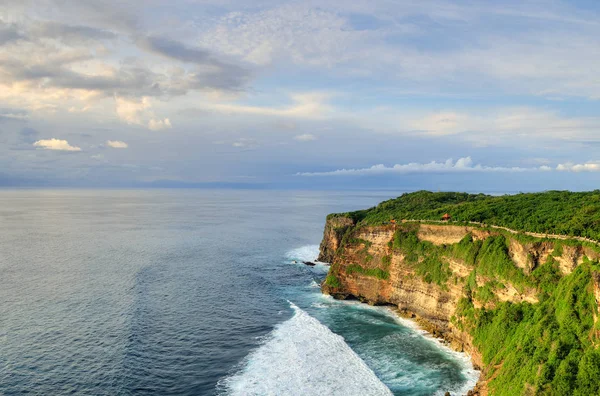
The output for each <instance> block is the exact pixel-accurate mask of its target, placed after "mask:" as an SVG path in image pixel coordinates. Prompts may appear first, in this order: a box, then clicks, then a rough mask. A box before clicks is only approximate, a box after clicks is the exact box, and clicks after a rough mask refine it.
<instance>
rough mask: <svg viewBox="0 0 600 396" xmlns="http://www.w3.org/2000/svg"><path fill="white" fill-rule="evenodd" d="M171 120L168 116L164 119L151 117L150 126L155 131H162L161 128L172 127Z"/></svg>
mask: <svg viewBox="0 0 600 396" xmlns="http://www.w3.org/2000/svg"><path fill="white" fill-rule="evenodd" d="M171 127H172V125H171V121H170V120H169V119H168V118H165V119H164V120H155V119H151V120H150V121H148V128H149V129H151V130H153V131H160V130H161V129H171Z"/></svg>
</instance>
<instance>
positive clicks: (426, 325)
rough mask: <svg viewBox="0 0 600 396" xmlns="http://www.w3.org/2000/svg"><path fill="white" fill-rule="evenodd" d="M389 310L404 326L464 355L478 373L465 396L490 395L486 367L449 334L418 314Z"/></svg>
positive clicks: (394, 307)
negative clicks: (484, 377) (485, 375)
mask: <svg viewBox="0 0 600 396" xmlns="http://www.w3.org/2000/svg"><path fill="white" fill-rule="evenodd" d="M389 309H390V311H391V312H392V313H393V314H395V315H397V316H398V318H399V319H401V321H400V323H402V324H403V325H405V326H407V327H411V328H413V329H414V330H417V331H420V332H421V333H422V335H423V336H425V338H428V339H431V340H432V341H435V342H437V343H439V344H440V345H442V346H444V347H446V348H448V349H451V350H452V351H454V352H456V353H459V354H462V355H463V356H465V357H466V358H467V359H468V360H469V362H470V364H471V367H472V369H473V371H476V372H477V373H478V376H477V381H476V382H475V384H474V386H473V387H472V388H471V389H469V390H468V391H467V393H465V395H467V396H484V395H487V394H488V390H487V386H486V381H484V380H483V379H482V374H483V371H484V367H481V366H480V364H479V363H478V362H476V361H475V358H474V356H473V354H471V353H469V352H467V351H465V350H464V348H462V346H461V347H459V344H457V343H456V342H453V340H452V339H451V338H450V337H449V334H448V333H447V332H443V331H438V329H437V327H436V326H435V325H433V324H431V322H429V321H428V320H427V319H425V318H423V317H421V316H419V315H417V314H416V313H414V312H412V311H409V310H407V309H400V308H398V307H397V306H389Z"/></svg>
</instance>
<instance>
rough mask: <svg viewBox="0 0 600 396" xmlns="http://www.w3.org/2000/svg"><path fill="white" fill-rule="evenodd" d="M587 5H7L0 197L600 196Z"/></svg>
mask: <svg viewBox="0 0 600 396" xmlns="http://www.w3.org/2000/svg"><path fill="white" fill-rule="evenodd" d="M598 70H600V5H598V4H597V2H593V1H568V2H566V1H565V2H562V1H552V0H548V1H496V2H484V1H427V0H422V1H418V2H417V1H408V0H407V1H402V0H398V1H393V2H391V1H377V0H375V1H371V0H369V1H366V0H365V1H352V2H348V1H337V0H332V1H327V2H321V1H288V2H281V1H272V0H264V1H262V0H255V1H246V0H236V1H232V0H230V1H228V0H221V1H216V0H214V1H213V0H202V1H194V0H180V1H159V0H149V1H145V2H139V1H129V2H127V1H126V2H123V1H116V0H93V1H92V0H78V1H69V0H60V1H58V0H55V1H52V0H42V1H39V0H38V1H27V0H25V1H23V0H19V1H16V0H5V1H4V2H3V6H2V9H1V10H0V186H83V187H93V186H98V187H111V186H113V187H128V186H133V187H137V186H153V185H155V186H161V185H162V186H166V185H168V186H186V185H189V186H233V187H240V186H249V187H256V188H268V187H281V188H389V189H399V190H401V189H416V188H428V189H460V190H469V191H479V190H484V191H524V190H543V189H563V188H564V189H577V190H586V189H595V188H596V187H597V186H598V182H600V152H599V150H598V149H599V148H600V134H599V131H600V115H599V112H598V108H599V107H598V100H599V99H600V77H599V74H598Z"/></svg>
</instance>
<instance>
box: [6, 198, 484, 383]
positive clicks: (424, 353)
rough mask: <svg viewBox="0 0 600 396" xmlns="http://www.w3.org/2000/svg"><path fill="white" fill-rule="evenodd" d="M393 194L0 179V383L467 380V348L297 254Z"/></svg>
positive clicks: (311, 255)
mask: <svg viewBox="0 0 600 396" xmlns="http://www.w3.org/2000/svg"><path fill="white" fill-rule="evenodd" d="M400 193H401V192H398V193H393V192H389V191H388V192H315V191H310V192H308V191H246V190H244V191H241V190H184V189H181V190H179V189H173V190H158V189H157V190H27V189H23V190H0V394H5V395H13V394H22V393H31V394H40V395H61V394H67V393H70V394H78V395H130V394H139V395H146V394H154V395H316V394H318V395H390V394H395V395H443V394H444V393H445V392H446V391H450V392H451V393H452V394H464V393H466V392H467V390H468V389H470V388H471V387H473V386H474V384H475V382H476V381H477V378H478V372H477V371H475V370H473V368H472V367H471V364H470V362H469V359H468V357H466V356H465V355H463V354H460V353H457V352H453V351H451V350H450V349H448V348H447V347H445V346H444V345H443V344H442V343H440V342H439V341H437V340H435V339H433V338H431V337H429V336H428V335H427V334H425V333H424V332H423V331H421V330H419V329H418V328H417V327H415V326H414V324H412V322H409V321H407V320H404V319H401V318H398V317H397V316H396V315H394V313H393V312H392V311H391V310H390V309H388V308H385V307H370V306H367V305H365V304H360V303H358V302H347V301H335V300H333V299H331V298H330V297H327V296H323V295H322V294H321V293H320V290H319V283H320V282H321V281H322V279H323V278H324V276H325V274H326V272H327V266H326V265H322V264H319V265H317V266H315V267H308V266H305V265H303V264H301V263H300V264H298V263H294V261H301V260H314V259H315V258H316V256H317V254H318V244H319V242H320V240H321V237H322V233H323V226H324V221H325V216H326V215H327V214H328V213H331V212H343V211H349V210H355V209H361V208H366V207H370V206H373V205H375V204H377V203H378V202H380V201H382V200H384V199H387V198H391V197H394V196H397V195H399V194H400Z"/></svg>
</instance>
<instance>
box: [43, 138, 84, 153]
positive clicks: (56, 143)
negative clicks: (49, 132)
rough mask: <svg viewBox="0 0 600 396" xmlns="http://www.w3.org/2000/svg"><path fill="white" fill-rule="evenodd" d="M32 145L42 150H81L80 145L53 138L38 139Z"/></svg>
mask: <svg viewBox="0 0 600 396" xmlns="http://www.w3.org/2000/svg"><path fill="white" fill-rule="evenodd" d="M33 145H34V146H35V147H40V148H42V149H44V150H60V151H81V148H80V147H76V146H71V145H70V144H69V142H67V141H66V140H61V139H55V138H52V139H42V140H38V141H37V142H35V143H33Z"/></svg>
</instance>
